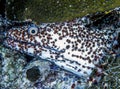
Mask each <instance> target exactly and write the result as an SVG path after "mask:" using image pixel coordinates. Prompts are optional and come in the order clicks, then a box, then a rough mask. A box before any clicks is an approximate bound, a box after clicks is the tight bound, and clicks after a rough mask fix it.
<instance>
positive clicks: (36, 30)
mask: <svg viewBox="0 0 120 89" xmlns="http://www.w3.org/2000/svg"><path fill="white" fill-rule="evenodd" d="M28 33H29V34H30V35H36V34H37V33H38V28H37V27H30V28H29V29H28Z"/></svg>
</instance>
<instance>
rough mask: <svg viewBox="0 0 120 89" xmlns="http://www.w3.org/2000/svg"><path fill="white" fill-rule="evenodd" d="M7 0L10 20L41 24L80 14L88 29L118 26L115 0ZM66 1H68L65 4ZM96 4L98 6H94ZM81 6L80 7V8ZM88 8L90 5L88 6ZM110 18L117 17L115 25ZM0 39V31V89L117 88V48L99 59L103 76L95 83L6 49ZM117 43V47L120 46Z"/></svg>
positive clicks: (119, 78) (119, 69)
mask: <svg viewBox="0 0 120 89" xmlns="http://www.w3.org/2000/svg"><path fill="white" fill-rule="evenodd" d="M8 1H9V3H8V4H9V5H8V7H7V9H8V13H7V15H8V18H9V19H11V20H23V19H29V18H30V19H32V20H33V21H35V22H36V23H41V22H54V21H57V22H59V21H65V20H71V19H73V18H76V17H80V20H81V19H83V18H84V17H85V18H86V17H87V19H84V20H82V24H83V25H85V26H86V27H88V28H90V27H94V28H96V27H97V28H101V27H104V26H109V25H112V27H113V28H118V29H119V30H120V11H119V8H120V7H117V6H119V5H120V4H119V1H117V0H110V1H108V0H101V1H100V2H98V1H97V0H92V1H91V2H92V4H90V1H88V0H82V1H81V0H76V1H75V2H72V1H70V0H66V1H65V0H63V1H60V0H58V1H57V2H56V0H48V1H46V0H34V1H33V2H29V1H28V0H25V1H23V0H21V1H20V2H17V0H8ZM80 1H81V2H80ZM93 1H94V2H93ZM11 2H14V3H11ZM48 2H51V3H48ZM53 2H54V3H53ZM78 2H79V3H78ZM83 2H84V3H85V4H84V5H83V6H80V3H83ZM21 3H24V5H23V6H21V8H22V9H20V10H18V7H19V6H20V5H21ZM31 3H33V4H32V5H33V8H32V7H31V6H30V5H31ZM58 3H59V4H60V6H58V7H56V6H57V5H58ZM69 3H70V4H71V3H72V4H71V5H69ZM103 3H104V4H103ZM12 4H14V5H13V6H15V8H14V10H10V5H12ZM19 4H20V5H19ZM51 4H52V5H51ZM68 5H69V6H68ZM97 5H102V6H100V7H96V6H97ZM38 6H41V8H39V7H38ZM50 6H51V7H50ZM52 6H53V7H52ZM86 6H88V7H86ZM92 6H93V7H92ZM49 7H50V8H49ZM81 7H83V8H84V9H83V8H81ZM85 7H86V8H87V9H86V8H85ZM89 7H92V8H90V9H89ZM105 7H107V8H105ZM115 7H116V9H115V10H114V11H115V12H114V11H113V10H111V8H115ZM25 8H26V9H25ZM70 8H72V9H70ZM80 8H81V9H80ZM93 8H94V9H95V11H94V10H93ZM117 8H118V9H117ZM68 9H69V10H68ZM96 9H97V10H96ZM81 11H83V12H81ZM100 11H102V12H100ZM46 12H47V13H46ZM13 13H14V14H15V15H14V17H13V16H11V14H13ZM38 13H40V14H38ZM80 13H81V14H80ZM88 13H93V14H88ZM116 13H117V15H116ZM113 17H115V18H117V21H119V22H117V23H118V24H115V23H116V19H113ZM38 18H39V19H38ZM2 21H3V19H0V32H2V31H4V29H5V26H7V25H5V26H2V24H3V23H2ZM38 25H39V24H38ZM12 26H14V25H12ZM108 30H109V29H108ZM3 40H4V37H2V36H1V34H0V89H119V88H120V57H119V54H120V50H118V51H117V52H118V55H116V56H114V54H113V55H111V56H109V55H108V56H106V57H105V58H104V59H105V60H103V61H102V66H101V67H102V69H103V70H104V71H103V73H104V75H103V76H102V78H101V79H100V81H99V82H98V83H97V82H94V83H93V82H92V80H91V81H89V82H85V81H83V80H81V78H80V77H78V76H76V75H74V74H73V73H70V72H68V71H65V70H63V69H62V68H59V67H58V66H56V65H54V64H52V63H51V62H49V61H44V60H42V59H41V60H40V58H39V57H35V56H31V55H26V54H24V53H20V52H18V51H16V50H14V49H11V48H8V47H6V46H4V45H3V44H2V42H3ZM118 42H119V44H120V34H119V35H118ZM117 46H119V47H120V45H117ZM115 57H116V58H115ZM95 73H96V71H95V70H94V71H93V73H92V74H91V76H92V77H94V76H95Z"/></svg>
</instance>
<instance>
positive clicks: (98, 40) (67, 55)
mask: <svg viewBox="0 0 120 89" xmlns="http://www.w3.org/2000/svg"><path fill="white" fill-rule="evenodd" d="M34 28H35V29H37V31H36V33H35V34H33V33H34V31H33V33H32V34H31V33H30V32H29V30H30V29H34ZM119 30H120V29H119V28H117V29H115V28H114V27H113V26H109V27H104V28H102V29H99V28H87V27H86V26H84V25H83V24H81V23H80V22H79V21H78V19H75V20H73V21H66V22H61V23H46V24H44V25H40V26H39V27H38V26H35V25H34V24H32V25H26V26H21V27H12V28H11V29H9V31H8V32H7V33H6V37H7V39H6V40H5V42H4V43H5V45H7V46H8V47H10V48H12V49H15V50H18V51H21V52H22V53H27V54H30V55H33V56H39V57H40V58H41V59H43V60H48V61H50V62H52V63H55V64H56V65H57V66H59V67H61V68H63V69H65V70H67V71H69V72H72V73H73V74H76V75H77V76H80V77H82V78H85V79H89V77H90V75H91V73H92V72H93V70H94V69H97V73H98V74H101V73H102V68H100V67H99V62H100V61H101V60H102V59H103V57H104V56H105V55H106V54H109V55H111V54H116V53H115V51H113V50H112V48H113V46H114V45H115V44H117V35H118V32H119Z"/></svg>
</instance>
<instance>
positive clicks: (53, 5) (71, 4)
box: [7, 0, 120, 22]
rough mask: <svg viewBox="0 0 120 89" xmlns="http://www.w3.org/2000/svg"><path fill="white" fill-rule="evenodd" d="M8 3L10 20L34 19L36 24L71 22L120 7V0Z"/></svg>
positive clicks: (9, 0)
mask: <svg viewBox="0 0 120 89" xmlns="http://www.w3.org/2000/svg"><path fill="white" fill-rule="evenodd" d="M8 2H11V3H10V4H7V14H8V18H10V19H17V20H24V19H32V20H34V21H35V22H56V21H57V22H59V21H65V20H71V19H74V18H77V17H82V16H84V15H86V14H91V13H95V12H103V11H108V10H110V9H113V8H115V7H118V6H120V1H119V0H30V1H29V0H21V1H18V0H8ZM11 7H14V8H13V9H12V8H11ZM13 15H14V16H13Z"/></svg>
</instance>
